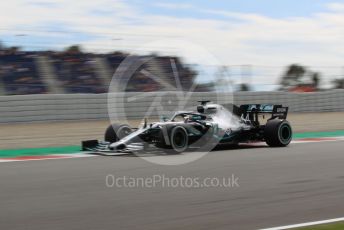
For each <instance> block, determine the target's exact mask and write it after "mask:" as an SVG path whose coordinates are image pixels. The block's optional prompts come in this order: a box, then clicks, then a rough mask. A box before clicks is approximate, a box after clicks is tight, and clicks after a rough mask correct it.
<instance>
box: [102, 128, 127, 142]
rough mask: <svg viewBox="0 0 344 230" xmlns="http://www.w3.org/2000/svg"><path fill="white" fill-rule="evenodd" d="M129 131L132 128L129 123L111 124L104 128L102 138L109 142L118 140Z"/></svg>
mask: <svg viewBox="0 0 344 230" xmlns="http://www.w3.org/2000/svg"><path fill="white" fill-rule="evenodd" d="M131 132H132V129H131V128H130V126H129V125H124V124H123V125H119V124H112V125H110V126H109V127H108V128H107V129H106V131H105V135H104V140H105V141H107V142H110V143H114V142H117V141H119V140H120V139H122V138H123V137H126V136H128V135H129V134H130V133H131Z"/></svg>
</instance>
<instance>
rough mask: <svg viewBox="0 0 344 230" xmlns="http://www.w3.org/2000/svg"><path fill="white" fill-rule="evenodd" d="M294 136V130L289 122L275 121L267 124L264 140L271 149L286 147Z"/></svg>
mask: <svg viewBox="0 0 344 230" xmlns="http://www.w3.org/2000/svg"><path fill="white" fill-rule="evenodd" d="M292 136H293V131H292V128H291V126H290V124H289V122H288V121H287V120H280V119H274V120H270V121H268V122H267V123H266V126H265V129H264V138H265V141H266V143H267V144H268V145H269V146H271V147H285V146H287V145H289V144H290V142H291V139H292Z"/></svg>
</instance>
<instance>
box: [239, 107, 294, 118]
mask: <svg viewBox="0 0 344 230" xmlns="http://www.w3.org/2000/svg"><path fill="white" fill-rule="evenodd" d="M288 110H289V107H283V106H282V105H273V104H247V105H241V106H240V107H239V112H240V113H241V114H240V116H241V115H244V117H245V116H247V115H254V114H271V119H275V118H279V119H287V116H288Z"/></svg>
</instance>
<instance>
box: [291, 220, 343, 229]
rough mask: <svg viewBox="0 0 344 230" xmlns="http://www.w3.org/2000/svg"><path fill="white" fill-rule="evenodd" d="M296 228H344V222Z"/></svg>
mask: <svg viewBox="0 0 344 230" xmlns="http://www.w3.org/2000/svg"><path fill="white" fill-rule="evenodd" d="M294 230H344V222H339V223H333V224H322V225H316V226H309V227H303V228H295V229H294Z"/></svg>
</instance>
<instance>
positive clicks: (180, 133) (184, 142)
mask: <svg viewBox="0 0 344 230" xmlns="http://www.w3.org/2000/svg"><path fill="white" fill-rule="evenodd" d="M170 137H171V147H172V149H173V151H174V152H176V153H182V152H184V151H185V150H186V149H187V148H188V146H189V136H188V133H187V131H186V129H185V128H184V127H182V126H176V127H174V128H173V129H172V131H171V136H170Z"/></svg>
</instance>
